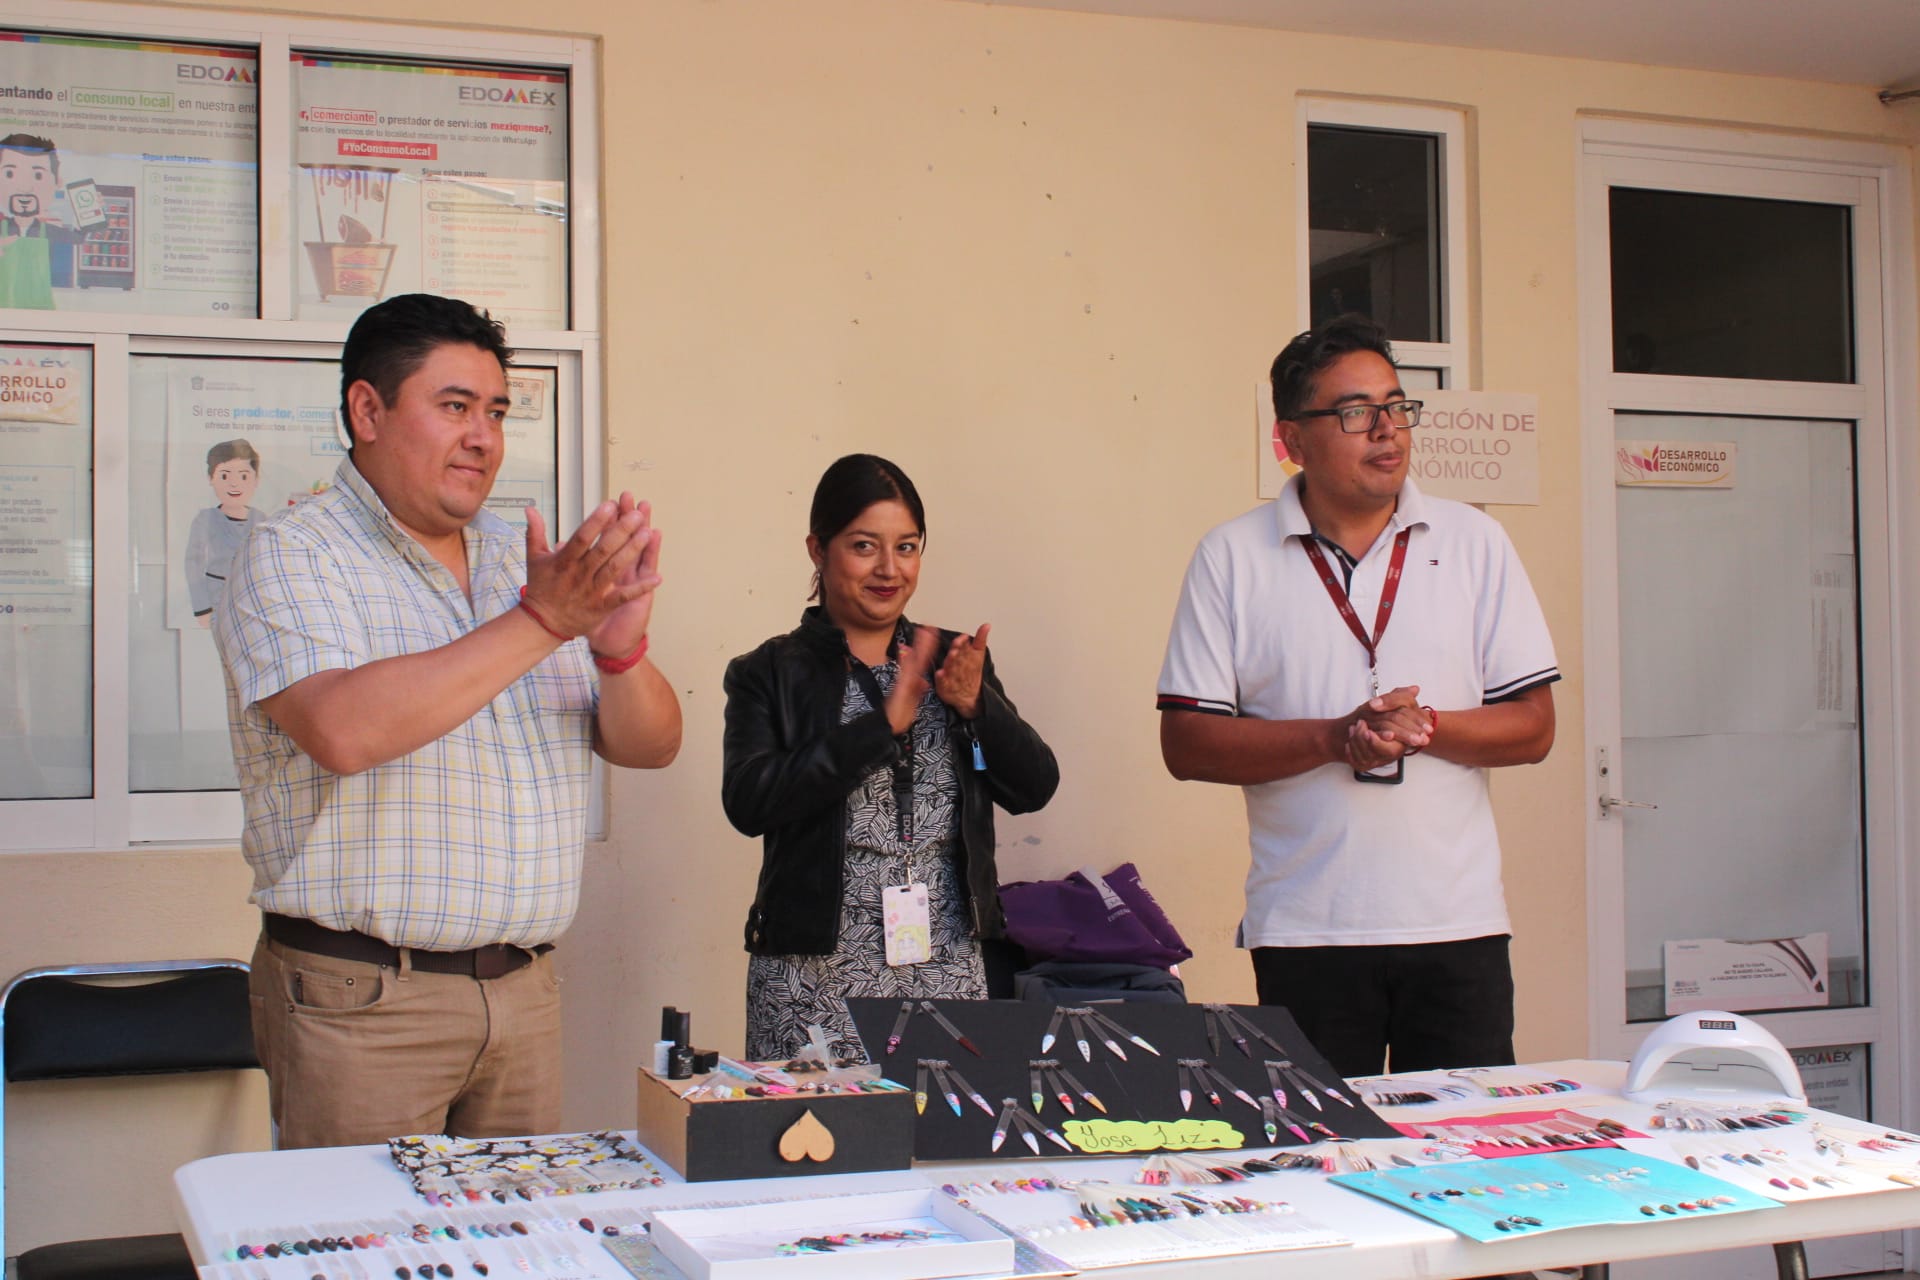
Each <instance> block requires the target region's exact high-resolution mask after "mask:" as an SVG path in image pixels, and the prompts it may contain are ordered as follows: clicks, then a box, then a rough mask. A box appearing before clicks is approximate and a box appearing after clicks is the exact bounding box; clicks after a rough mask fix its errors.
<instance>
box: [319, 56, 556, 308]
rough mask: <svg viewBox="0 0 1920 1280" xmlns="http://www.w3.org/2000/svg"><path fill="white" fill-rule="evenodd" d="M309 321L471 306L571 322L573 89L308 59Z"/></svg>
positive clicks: (524, 78)
mask: <svg viewBox="0 0 1920 1280" xmlns="http://www.w3.org/2000/svg"><path fill="white" fill-rule="evenodd" d="M293 64H294V67H293V69H294V102H295V106H296V107H297V109H298V117H299V122H298V126H297V132H296V134H295V136H294V161H295V164H296V170H295V175H294V178H295V182H296V183H297V184H298V186H297V189H296V190H295V192H294V206H295V208H296V209H297V210H298V211H299V234H300V244H299V247H298V248H297V250H296V252H295V259H296V265H295V270H296V271H297V272H298V275H299V279H298V289H297V292H298V299H299V300H298V311H299V315H300V316H301V318H303V319H318V318H322V317H330V316H332V317H350V316H354V315H358V314H359V313H360V312H361V311H362V310H364V309H365V308H366V307H368V306H370V305H372V304H373V303H375V302H378V301H379V300H380V299H381V298H388V297H392V296H393V295H395V294H399V293H413V292H421V291H424V292H427V293H439V294H446V295H448V296H450V297H457V298H464V299H466V300H467V301H468V302H471V303H473V304H474V305H475V306H478V307H484V308H485V309H487V310H488V311H490V312H492V313H493V316H494V318H495V319H498V320H503V321H505V322H506V323H507V325H508V326H509V327H510V328H520V329H529V328H531V329H558V328H565V327H566V324H567V78H566V76H565V74H564V73H561V72H556V71H539V70H529V69H513V68H506V67H493V68H489V67H474V66H435V65H431V64H422V63H398V62H370V61H346V60H342V59H339V58H331V57H321V56H317V55H312V54H295V55H294V57H293Z"/></svg>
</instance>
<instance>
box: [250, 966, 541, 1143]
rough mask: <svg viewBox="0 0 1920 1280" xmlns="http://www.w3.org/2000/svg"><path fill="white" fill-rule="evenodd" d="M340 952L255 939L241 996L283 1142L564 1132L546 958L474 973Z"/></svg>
mask: <svg viewBox="0 0 1920 1280" xmlns="http://www.w3.org/2000/svg"><path fill="white" fill-rule="evenodd" d="M401 955H402V957H403V958H402V961H401V964H400V966H399V968H398V969H395V968H394V967H392V966H387V965H376V964H368V963H365V962H363V961H358V960H338V959H335V958H334V957H332V956H324V955H318V954H315V953H313V952H310V951H301V950H298V949H297V948H294V947H289V946H285V945H283V944H281V943H278V942H275V941H273V940H271V939H269V938H267V937H266V936H264V935H262V937H261V939H260V942H259V945H258V946H257V947H255V948H254V953H253V973H252V976H251V979H250V984H249V988H250V995H251V998H252V1003H253V1040H254V1048H255V1050H256V1051H257V1052H258V1053H259V1055H260V1063H261V1065H262V1066H264V1067H265V1068H266V1069H267V1085H268V1095H269V1098H270V1100H271V1105H272V1110H273V1121H274V1125H275V1128H276V1129H277V1131H278V1137H279V1145H280V1146H281V1147H282V1148H294V1147H327V1146H352V1145H358V1144H362V1143H378V1142H385V1141H386V1140H387V1139H388V1138H392V1137H398V1136H400V1135H402V1134H412V1133H447V1134H452V1135H454V1136H456V1137H467V1138H494V1137H511V1136H515V1135H518V1134H528V1133H553V1132H556V1131H557V1130H558V1129H559V1127H560V984H559V979H558V978H556V977H555V976H554V972H553V953H552V952H547V953H546V954H544V955H540V956H536V957H534V959H533V961H532V963H530V964H528V965H527V966H526V967H525V968H523V969H517V970H515V971H514V972H512V973H510V974H507V975H506V976H505V977H501V978H492V979H489V980H486V981H480V980H478V979H474V978H468V977H462V976H460V975H458V974H444V973H421V972H419V971H418V970H415V969H413V968H412V966H411V965H410V964H409V963H408V961H407V959H406V956H407V953H406V952H404V951H403V952H402V953H401Z"/></svg>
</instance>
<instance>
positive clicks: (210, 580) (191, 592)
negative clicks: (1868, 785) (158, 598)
mask: <svg viewBox="0 0 1920 1280" xmlns="http://www.w3.org/2000/svg"><path fill="white" fill-rule="evenodd" d="M207 484H208V486H209V487H210V488H211V489H212V490H213V505H212V506H210V507H206V508H204V509H203V510H201V511H200V512H199V513H198V514H196V515H195V516H194V517H193V528H192V529H190V530H188V532H187V600H188V602H189V603H190V604H191V605H192V606H193V620H194V621H195V622H197V623H199V624H200V625H201V626H202V627H211V626H212V625H213V606H214V605H216V604H218V603H220V597H221V595H222V593H224V592H225V591H226V589H227V567H228V566H229V565H230V564H232V562H233V557H234V555H235V554H236V553H237V552H238V551H239V550H240V547H241V544H242V543H244V542H245V541H246V540H247V532H248V530H249V529H250V528H251V527H252V525H253V522H254V521H255V520H258V519H260V518H261V517H260V513H259V512H258V511H256V510H254V508H253V492H254V490H255V489H257V488H259V487H260V451H259V450H258V449H255V448H254V447H253V446H252V445H251V444H249V443H248V442H247V441H246V439H245V438H244V437H242V438H239V439H234V440H222V441H221V442H220V443H219V444H216V445H214V446H213V448H211V449H209V450H207Z"/></svg>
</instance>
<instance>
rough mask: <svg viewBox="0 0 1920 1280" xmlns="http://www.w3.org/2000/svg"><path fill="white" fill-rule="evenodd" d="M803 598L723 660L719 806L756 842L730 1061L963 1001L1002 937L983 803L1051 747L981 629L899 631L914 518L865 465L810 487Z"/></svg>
mask: <svg viewBox="0 0 1920 1280" xmlns="http://www.w3.org/2000/svg"><path fill="white" fill-rule="evenodd" d="M808 526H809V528H810V530H811V531H810V532H809V533H808V535H807V553H808V555H809V556H811V557H812V559H813V564H814V598H815V599H817V600H818V601H819V603H818V604H816V605H814V606H813V607H812V608H809V609H807V610H806V612H805V613H803V614H802V615H801V619H800V625H799V626H798V627H796V628H795V629H794V630H792V631H790V632H788V633H787V634H786V635H783V636H775V637H774V638H773V639H771V640H769V641H767V642H766V643H765V644H763V645H761V646H760V647H759V648H758V649H755V650H754V651H753V652H752V653H749V654H744V655H742V656H741V657H738V658H735V659H734V660H733V662H732V663H731V664H729V665H728V667H727V676H726V690H727V726H726V740H725V752H726V758H725V762H724V765H723V768H722V776H721V801H722V803H723V804H724V805H725V807H726V811H727V817H728V819H729V820H730V821H731V822H732V823H733V825H734V826H736V827H738V828H739V829H740V830H741V831H743V832H745V833H746V834H747V835H758V836H762V837H764V846H765V851H764V854H763V857H762V861H761V866H760V883H759V888H758V890H757V891H756V892H755V895H754V902H753V909H752V910H751V911H750V912H749V913H748V916H747V931H746V942H747V950H748V951H749V952H751V953H752V959H751V960H750V961H749V963H748V969H747V1054H748V1056H749V1057H752V1058H758V1059H778V1058H787V1057H791V1056H792V1055H793V1054H794V1053H795V1052H797V1051H798V1050H799V1049H800V1047H801V1046H802V1045H804V1044H805V1043H806V1040H807V1029H808V1028H809V1027H810V1026H821V1027H823V1028H824V1029H825V1031H826V1033H827V1037H828V1040H829V1042H830V1043H831V1044H832V1046H833V1049H834V1052H835V1054H836V1055H838V1056H843V1057H850V1058H856V1059H858V1058H861V1057H864V1054H863V1053H862V1051H861V1048H860V1041H859V1038H858V1036H857V1035H856V1034H855V1032H854V1029H853V1024H852V1022H851V1020H850V1019H849V1018H848V1015H847V1009H846V1004H845V999H846V997H848V996H880V997H887V998H896V999H905V998H909V997H913V998H927V999H960V1000H978V999H983V998H985V996H986V976H985V973H984V972H983V970H982V968H981V962H980V945H979V939H980V938H983V937H986V938H990V937H999V936H1000V935H1001V934H1002V932H1003V931H1004V930H1003V925H1002V921H1001V916H1000V903H999V899H998V897H997V894H996V888H997V886H998V883H999V876H998V873H997V871H996V869H995V866H994V841H993V806H994V805H995V804H996V803H998V804H999V805H1000V806H1001V807H1002V808H1004V809H1006V810H1007V811H1008V812H1009V813H1025V812H1028V811H1030V810H1033V809H1038V808H1040V807H1041V806H1042V805H1044V804H1046V802H1047V801H1048V800H1049V799H1051V798H1052V796H1053V791H1054V788H1055V787H1056V786H1057V785H1058V784H1059V781H1060V772H1059V769H1058V767H1057V766H1056V765H1055V764H1054V759H1053V752H1052V751H1050V750H1049V749H1048V748H1047V744H1046V743H1045V742H1043V741H1041V739H1040V735H1039V734H1037V733H1035V732H1034V731H1033V729H1032V728H1031V727H1030V726H1029V725H1028V724H1027V723H1026V722H1025V721H1024V720H1022V719H1021V718H1020V715H1019V713H1018V712H1017V711H1015V710H1014V706H1013V703H1012V702H1010V701H1009V700H1008V699H1007V696H1006V692H1005V690H1003V689H1002V688H1001V686H1000V681H999V680H998V679H997V678H996V677H995V675H994V673H993V661H992V659H991V658H990V657H989V656H988V655H987V647H986V646H987V631H988V628H987V627H986V626H984V625H983V626H982V627H981V628H980V630H979V631H978V632H977V633H976V634H974V635H971V636H969V635H965V634H956V633H954V632H950V631H941V630H939V629H937V628H933V627H916V626H915V625H914V624H913V623H911V622H908V621H907V619H906V607H907V602H908V601H909V600H911V599H912V598H913V591H914V587H915V585H916V584H917V583H918V581H919V576H920V552H921V550H922V548H923V547H924V546H925V543H926V516H925V512H924V511H923V509H922V507H921V503H920V495H919V493H918V492H916V491H915V489H914V487H913V482H912V481H911V480H909V479H908V478H907V476H906V474H905V473H904V472H903V471H901V470H900V468H899V467H897V466H895V465H894V464H893V463H891V462H888V461H887V460H886V459H884V458H878V457H875V456H873V455H872V454H852V455H849V456H847V457H844V458H841V459H840V460H839V461H838V462H835V463H834V464H833V465H832V466H831V467H829V468H827V471H826V474H825V475H823V476H821V477H820V484H819V486H818V487H817V488H816V489H815V490H814V495H813V509H812V512H811V514H810V516H809V519H808Z"/></svg>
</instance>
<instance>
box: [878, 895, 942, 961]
mask: <svg viewBox="0 0 1920 1280" xmlns="http://www.w3.org/2000/svg"><path fill="white" fill-rule="evenodd" d="M880 915H881V919H882V921H883V922H884V923H885V925H886V938H887V963H888V964H891V965H903V964H925V963H926V962H927V961H929V960H931V959H933V925H932V923H931V917H929V916H928V914H927V886H926V885H924V884H922V883H920V882H919V881H917V880H916V881H914V882H913V883H912V884H901V885H894V886H893V887H892V888H889V889H882V890H881V891H880Z"/></svg>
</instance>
